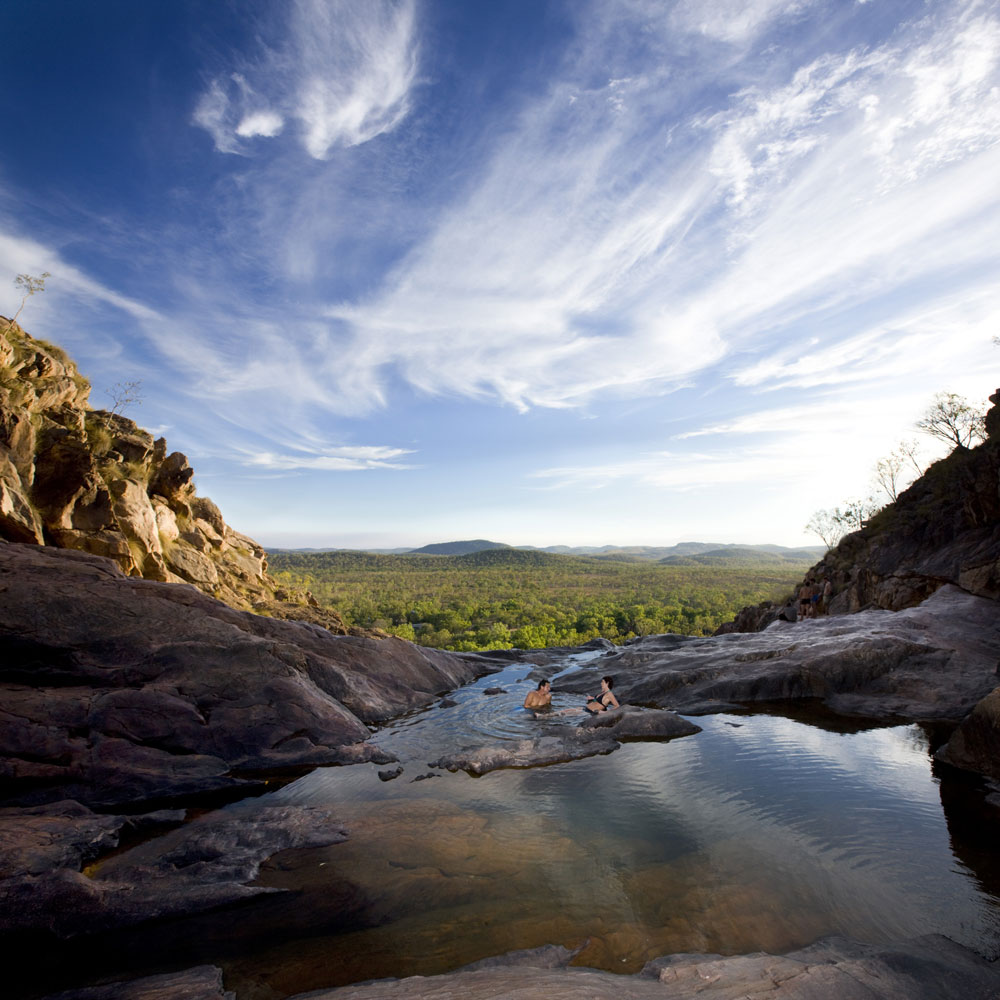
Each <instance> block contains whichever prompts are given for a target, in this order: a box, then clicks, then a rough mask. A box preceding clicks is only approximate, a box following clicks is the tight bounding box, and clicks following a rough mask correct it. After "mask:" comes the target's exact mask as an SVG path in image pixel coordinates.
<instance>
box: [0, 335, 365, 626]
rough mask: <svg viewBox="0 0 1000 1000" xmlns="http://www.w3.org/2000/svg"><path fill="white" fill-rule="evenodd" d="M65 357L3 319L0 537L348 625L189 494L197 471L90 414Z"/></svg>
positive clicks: (157, 444) (284, 614)
mask: <svg viewBox="0 0 1000 1000" xmlns="http://www.w3.org/2000/svg"><path fill="white" fill-rule="evenodd" d="M89 394H90V385H89V383H88V382H87V380H86V379H85V378H84V377H83V376H82V375H81V374H80V373H79V372H78V371H77V369H76V366H75V365H74V364H73V362H72V361H71V360H70V359H69V358H68V357H67V356H66V354H65V353H64V352H63V351H62V350H60V349H59V348H58V347H55V346H53V345H51V344H47V343H45V342H44V341H40V340H35V339H34V338H32V337H30V336H29V335H28V334H27V333H25V332H24V330H22V329H21V327H19V326H18V325H17V324H13V323H11V322H10V321H9V320H4V319H2V318H0V540H6V541H11V542H22V543H30V544H34V545H52V546H56V547H59V548H68V549H76V550H79V551H82V552H89V553H91V554H94V555H100V556H107V557H108V558H110V559H113V560H114V561H115V562H116V563H117V564H118V566H119V567H120V568H121V570H122V572H124V573H126V574H127V575H130V576H141V577H144V578H146V579H149V580H161V581H166V582H172V583H190V584H192V585H193V586H195V587H197V588H198V589H199V590H201V591H202V592H203V593H206V594H210V595H211V596H213V597H217V598H219V599H220V600H223V601H225V602H226V603H227V604H230V605H232V606H233V607H237V608H247V609H249V608H255V609H256V610H258V611H261V612H264V613H267V614H270V615H272V616H274V617H279V618H297V619H300V618H304V617H305V618H309V619H310V620H312V621H314V622H316V623H317V624H321V625H323V626H324V627H326V628H329V629H330V630H331V631H333V632H335V633H336V634H345V633H347V632H349V631H351V630H349V629H348V628H347V627H345V625H344V623H343V621H342V620H341V619H340V618H339V616H338V615H337V614H336V612H333V611H331V610H329V609H320V608H317V607H316V602H315V601H311V600H310V599H309V597H308V595H300V594H291V593H288V592H286V591H283V590H282V589H281V588H280V587H279V585H278V584H277V583H276V582H275V580H273V579H272V578H271V577H270V576H269V575H268V573H267V558H266V554H265V552H264V550H263V548H261V546H260V545H258V544H257V543H256V542H255V541H254V540H253V539H252V538H248V537H247V536H246V535H243V534H241V533H240V532H238V531H236V530H234V529H233V528H231V527H230V526H229V525H228V524H226V522H225V520H224V519H223V517H222V513H221V512H220V510H219V508H218V507H217V506H216V505H215V504H214V503H213V502H212V501H211V500H209V499H208V498H207V497H199V496H198V495H197V494H196V492H195V487H194V482H193V477H194V470H193V469H192V468H191V466H190V464H189V462H188V460H187V458H186V457H185V456H184V455H182V454H181V453H180V452H171V453H168V451H167V442H166V441H165V440H164V439H163V438H157V439H154V438H153V436H152V435H151V434H149V433H147V432H146V431H144V430H142V428H140V427H138V426H137V425H136V424H135V423H134V422H133V421H131V420H129V419H127V418H126V417H123V416H122V415H121V414H118V413H112V412H109V411H107V410H93V409H91V408H90V406H89V404H88V397H89Z"/></svg>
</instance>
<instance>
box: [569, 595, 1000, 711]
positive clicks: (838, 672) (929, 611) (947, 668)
mask: <svg viewBox="0 0 1000 1000" xmlns="http://www.w3.org/2000/svg"><path fill="white" fill-rule="evenodd" d="M998 661H1000V616H998V615H997V604H996V602H994V601H991V600H987V599H986V598H982V597H974V596H973V595H971V594H967V593H965V592H964V591H962V590H960V589H959V588H958V587H954V586H946V587H942V588H941V589H940V590H938V591H937V592H935V593H934V594H932V595H931V596H930V597H929V598H927V600H925V601H924V602H923V604H921V605H919V606H918V607H915V608H908V609H906V610H904V611H898V612H892V611H876V610H873V611H865V612H859V613H858V614H854V615H842V616H831V617H826V618H816V619H809V620H807V621H804V622H798V623H794V624H793V623H788V622H781V621H779V622H775V623H774V624H772V625H770V626H769V627H768V628H767V629H765V631H763V632H756V633H731V634H728V635H721V636H713V637H711V638H698V637H694V636H681V635H662V636H648V637H646V638H642V639H636V640H633V641H632V642H630V643H629V644H628V645H626V646H625V647H623V648H622V649H620V650H617V651H615V652H611V653H607V654H605V655H604V656H603V657H601V658H600V659H599V660H597V661H594V662H593V664H588V666H587V668H586V669H585V670H581V671H579V672H578V674H577V675H576V676H574V677H573V678H572V679H570V678H567V680H566V682H565V683H564V684H563V685H562V686H563V687H564V688H565V689H567V690H572V691H580V692H585V691H588V690H591V689H593V688H594V687H595V686H596V684H597V681H598V678H599V677H600V676H601V675H603V674H610V675H613V676H614V677H615V679H616V683H615V692H616V693H617V694H618V697H619V700H621V701H628V702H632V703H636V704H650V705H656V706H658V707H661V708H669V709H673V710H675V711H679V712H684V713H686V714H699V713H704V712H712V711H719V710H721V709H724V708H726V707H733V706H734V705H737V704H748V703H753V702H760V701H766V702H775V701H788V700H798V699H803V698H815V699H819V700H821V701H823V702H824V703H825V704H826V705H828V706H829V707H830V708H832V709H833V710H834V711H837V712H842V713H845V714H850V715H860V716H868V717H874V718H887V717H898V718H902V719H906V720H911V721H912V720H919V719H940V720H951V721H955V722H958V721H959V720H960V719H962V718H963V717H964V716H965V715H966V714H967V713H968V712H970V711H971V710H972V709H973V707H974V706H975V705H976V703H977V702H978V701H979V700H980V699H981V698H983V697H985V696H986V695H987V694H989V692H990V691H992V690H993V688H994V687H995V686H996V683H997V674H996V669H997V663H998Z"/></svg>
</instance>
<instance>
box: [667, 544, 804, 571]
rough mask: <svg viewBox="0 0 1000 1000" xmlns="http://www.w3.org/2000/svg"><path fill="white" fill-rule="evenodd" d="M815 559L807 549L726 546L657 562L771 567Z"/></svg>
mask: <svg viewBox="0 0 1000 1000" xmlns="http://www.w3.org/2000/svg"><path fill="white" fill-rule="evenodd" d="M820 554H822V553H820ZM816 559H817V553H816V551H815V550H810V549H808V548H803V549H785V548H782V547H781V546H780V545H760V546H756V545H755V546H747V545H727V546H725V547H723V548H719V549H710V550H709V551H707V552H698V553H695V554H692V555H674V556H666V557H665V558H663V559H660V560H659V562H660V563H662V564H663V565H666V566H736V565H739V566H750V565H761V566H764V565H767V566H773V565H774V564H775V563H783V562H788V563H813V562H815V561H816Z"/></svg>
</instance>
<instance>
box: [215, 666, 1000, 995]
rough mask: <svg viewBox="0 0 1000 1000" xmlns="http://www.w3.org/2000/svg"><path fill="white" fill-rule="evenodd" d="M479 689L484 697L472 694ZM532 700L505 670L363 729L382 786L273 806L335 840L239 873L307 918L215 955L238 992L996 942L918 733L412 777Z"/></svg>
mask: <svg viewBox="0 0 1000 1000" xmlns="http://www.w3.org/2000/svg"><path fill="white" fill-rule="evenodd" d="M496 686H500V687H503V688H504V689H505V690H506V693H505V694H498V695H484V694H483V689H484V688H485V687H496ZM533 686H534V684H533V682H529V681H528V680H527V675H526V670H525V668H524V667H523V666H520V667H508V668H505V670H504V671H503V672H502V673H501V674H498V675H493V676H492V677H491V678H489V679H487V680H485V681H481V682H479V683H478V685H471V686H470V687H469V688H468V689H466V690H463V691H461V692H458V693H457V694H456V695H455V696H454V699H453V700H454V701H455V704H454V705H453V706H452V707H449V708H437V707H435V708H431V709H429V710H427V711H426V712H423V713H419V714H417V715H415V716H413V717H411V718H409V719H405V720H402V721H401V722H400V723H398V724H397V725H395V726H393V727H390V728H389V729H387V730H386V731H384V732H383V733H382V734H380V736H379V742H380V743H381V744H382V745H384V746H386V747H387V748H390V749H392V750H393V751H394V752H395V753H397V754H398V755H399V756H400V759H401V762H402V764H403V766H404V775H403V777H401V778H399V779H397V780H395V781H392V782H388V783H383V782H380V781H379V780H378V778H377V775H376V773H375V772H376V768H374V767H353V768H338V769H328V770H323V771H317V772H314V773H313V774H311V775H309V776H307V777H305V778H303V779H301V780H300V781H298V782H296V783H294V784H293V785H290V786H288V787H287V788H285V789H283V790H282V791H280V792H278V793H276V795H275V798H278V799H280V800H285V801H292V802H323V803H335V804H336V805H337V806H338V810H339V812H340V814H341V815H342V818H343V821H344V822H345V823H346V824H347V825H348V827H349V828H350V829H351V834H352V835H351V839H350V840H349V841H348V842H347V843H345V844H340V845H336V846H333V847H330V848H326V849H324V850H321V851H295V852H285V853H284V854H283V855H280V856H278V858H276V859H275V861H274V862H273V863H272V864H270V865H269V866H267V869H266V870H265V871H264V872H263V873H262V877H261V881H262V882H263V883H264V884H267V885H272V886H280V887H283V888H289V889H293V890H296V892H297V895H296V896H295V897H287V896H286V897H283V900H282V901H280V902H279V901H275V902H274V903H272V904H268V905H272V906H275V907H278V908H280V907H286V908H287V907H288V905H289V899H290V898H294V900H295V905H296V906H297V907H298V908H299V911H300V912H302V913H306V914H309V913H311V914H313V916H314V917H315V922H314V924H313V927H312V934H311V936H307V937H306V939H305V940H303V939H302V938H301V937H299V938H297V939H295V940H288V941H286V942H285V943H276V944H275V945H274V946H273V947H270V948H260V949H255V951H254V954H253V955H252V956H245V957H242V958H239V959H236V960H234V961H230V962H228V963H227V964H226V968H227V985H229V987H230V988H236V989H237V990H238V991H239V995H240V997H241V1000H244V998H248V997H254V998H260V1000H265V998H267V1000H272V998H275V997H279V996H284V995H287V994H289V993H293V992H300V991H305V990H307V989H312V988H318V987H321V986H324V985H334V984H338V983H347V982H352V981H356V980H358V979H367V978H376V977H381V976H405V975H413V974H433V973H436V972H442V971H446V970H448V969H451V968H454V967H456V966H458V965H461V964H464V963H466V962H470V961H474V960H476V959H478V958H482V957H484V956H487V955H491V954H497V953H500V952H503V951H506V950H511V949H515V948H530V947H535V946H538V945H542V944H547V943H559V944H563V945H566V946H568V947H577V946H579V945H581V944H584V943H586V947H585V949H584V951H583V953H582V954H581V955H580V956H579V958H578V959H577V962H578V964H585V965H594V966H598V967H601V968H605V969H613V970H618V971H622V972H633V971H636V970H637V969H638V968H639V967H641V965H642V964H643V962H645V961H647V960H648V959H650V958H653V957H656V956H658V955H663V954H668V953H671V952H686V951H695V952H697V951H709V952H720V953H724V954H725V953H728V954H733V953H739V952H745V951H756V950H766V951H772V952H781V951H786V950H789V949H791V948H795V947H799V946H802V945H805V944H808V943H810V942H811V941H813V940H815V939H816V938H818V937H820V936H822V935H825V934H831V933H842V934H846V935H850V936H852V937H856V938H859V939H861V940H865V941H871V942H877V941H886V940H892V939H895V938H901V937H911V936H915V935H919V934H924V933H931V932H936V933H943V934H946V935H948V936H949V937H951V938H953V939H955V940H956V941H959V942H961V943H963V944H965V945H967V946H969V947H972V948H974V949H975V950H977V951H979V952H980V953H981V954H984V955H986V956H988V957H995V956H996V955H997V953H998V950H1000V948H998V944H1000V919H998V910H997V905H996V897H995V896H994V895H993V894H992V892H991V891H990V887H989V886H984V885H982V884H980V882H978V881H977V880H976V879H975V878H974V877H972V876H970V873H969V869H968V868H967V866H966V865H965V864H963V863H961V862H960V861H958V860H957V859H956V854H955V852H954V851H953V847H952V839H953V835H952V836H949V829H948V825H947V824H946V822H945V818H944V814H943V811H942V806H941V798H940V795H939V789H938V781H937V779H936V777H935V775H934V773H933V772H932V767H931V760H930V757H929V755H928V752H927V737H926V735H925V734H924V733H923V731H922V730H921V729H920V728H919V727H917V726H904V727H893V728H882V729H863V730H860V731H847V732H832V731H830V730H829V729H824V728H817V727H814V726H809V725H806V724H804V723H803V722H800V721H793V720H791V719H788V718H782V717H778V716H773V715H753V716H746V715H743V716H735V715H720V716H710V717H705V718H699V719H698V723H699V725H701V726H702V727H703V729H704V731H703V732H702V733H700V734H698V735H697V736H694V737H690V738H686V739H683V740H676V741H673V742H671V743H668V744H659V743H649V744H643V743H634V744H628V745H627V746H625V747H623V748H622V749H621V750H619V751H618V752H616V753H614V754H612V755H610V756H607V757H599V758H592V759H588V760H582V761H576V762H573V763H569V764H564V765H560V766H557V767H549V768H536V769H527V770H522V771H504V772H494V773H492V774H488V775H485V776H483V777H482V778H470V777H469V776H467V775H465V774H461V773H459V774H448V773H439V776H438V777H435V778H433V779H431V780H425V781H419V782H414V781H413V780H412V779H413V778H415V777H417V776H418V775H421V774H425V773H428V766H427V762H428V761H430V760H432V759H434V758H435V757H437V756H439V755H440V754H441V753H442V752H446V751H448V750H451V749H455V748H459V747H461V746H465V745H470V744H476V743H482V742H488V741H495V740H496V739H522V738H525V737H526V736H528V735H532V734H534V733H537V732H538V731H539V728H538V727H539V726H542V727H545V726H548V725H551V724H553V720H536V719H535V718H534V716H533V715H532V714H531V713H528V712H524V711H523V710H522V709H520V707H519V706H520V704H521V702H522V701H523V697H524V694H525V693H526V692H527V690H529V689H530V688H531V687H533ZM563 698H565V699H566V700H567V702H566V703H569V704H578V703H579V696H568V695H566V696H561V695H560V694H559V692H558V690H557V691H556V699H557V705H558V704H560V703H561V699H563ZM555 721H558V722H559V723H561V724H573V723H574V722H575V721H578V720H577V719H571V718H570V719H568V718H563V719H557V720H555ZM848 728H849V729H851V727H848ZM992 829H995V826H993V827H992ZM345 887H346V888H345ZM330 901H335V902H334V903H331V902H330ZM275 912H277V910H276V911H275ZM345 917H347V918H348V919H345Z"/></svg>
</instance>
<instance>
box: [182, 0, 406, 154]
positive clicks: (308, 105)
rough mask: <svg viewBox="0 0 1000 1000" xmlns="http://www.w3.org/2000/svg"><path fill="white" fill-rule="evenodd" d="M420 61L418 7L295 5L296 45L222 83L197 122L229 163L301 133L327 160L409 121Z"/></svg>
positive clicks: (292, 39) (338, 0) (281, 44)
mask: <svg viewBox="0 0 1000 1000" xmlns="http://www.w3.org/2000/svg"><path fill="white" fill-rule="evenodd" d="M417 53H418V46H417V40H416V15H415V6H414V3H413V0H369V2H366V3H364V4H356V3H350V2H349V0H295V2H294V3H293V4H291V5H290V7H289V21H288V28H287V37H286V38H285V39H284V40H283V41H277V40H274V41H272V42H271V44H270V45H268V46H265V45H264V44H263V43H262V44H261V48H260V51H259V52H258V53H257V54H256V61H255V62H251V61H250V60H249V59H248V57H247V56H246V55H243V56H241V57H240V59H239V66H238V67H237V68H234V69H231V70H230V71H229V72H228V73H225V72H224V73H221V74H219V75H218V76H216V77H214V78H213V79H212V80H211V82H210V83H209V85H208V88H207V89H206V90H205V92H204V93H203V94H202V96H201V98H200V99H199V101H198V104H197V107H196V108H195V111H194V115H193V119H192V120H193V122H194V124H196V125H198V126H200V127H201V128H203V129H205V130H206V131H207V132H208V133H209V134H210V135H211V136H212V138H213V140H214V142H215V147H216V149H218V150H219V151H220V152H224V153H247V152H248V151H249V150H250V148H251V147H250V146H249V145H248V142H247V141H246V140H251V139H255V138H274V137H275V136H278V135H281V134H282V133H283V132H285V131H286V129H287V127H288V126H289V123H291V124H293V125H294V126H295V127H296V133H297V134H298V136H299V138H300V141H301V143H302V145H303V147H304V149H305V151H306V152H307V153H308V154H309V155H310V156H311V157H313V158H315V159H317V160H323V159H326V158H327V157H328V156H329V155H330V153H331V151H332V150H333V149H335V148H337V147H350V146H357V145H360V144H362V143H365V142H368V141H370V140H371V139H374V138H375V137H376V136H378V135H381V134H383V133H385V132H390V131H392V129H394V128H395V127H396V126H397V125H398V124H399V123H400V122H401V121H402V120H403V119H404V118H405V117H406V115H407V113H408V112H409V109H410V91H411V89H412V87H413V86H414V83H415V81H416V74H417V67H418V54H417Z"/></svg>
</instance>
